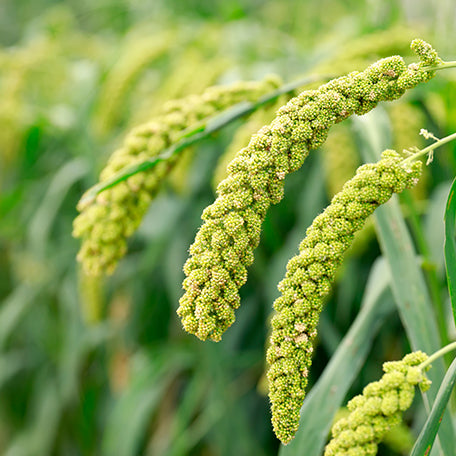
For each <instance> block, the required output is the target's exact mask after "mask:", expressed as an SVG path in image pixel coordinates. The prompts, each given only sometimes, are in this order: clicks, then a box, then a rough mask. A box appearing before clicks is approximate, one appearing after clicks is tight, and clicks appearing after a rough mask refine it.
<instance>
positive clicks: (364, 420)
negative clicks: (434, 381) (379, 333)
mask: <svg viewBox="0 0 456 456" xmlns="http://www.w3.org/2000/svg"><path fill="white" fill-rule="evenodd" d="M426 359H427V355H426V354H425V353H423V352H420V351H418V352H414V353H410V354H409V355H407V356H405V357H404V358H403V359H402V360H401V361H395V362H392V363H385V364H384V365H383V370H384V372H385V374H384V375H383V377H382V378H381V379H380V380H379V381H378V382H373V383H370V384H369V385H367V386H366V387H365V388H364V390H363V394H362V395H359V396H356V397H354V398H353V399H352V400H351V401H350V402H349V403H348V409H349V411H350V414H349V415H348V416H346V417H344V418H342V419H341V420H339V421H337V422H336V423H335V424H334V425H333V428H332V439H331V440H330V442H329V443H328V445H327V446H326V448H325V453H324V456H340V455H342V454H347V455H348V454H359V455H360V456H367V455H376V454H377V445H378V444H379V443H380V442H381V441H382V440H383V439H384V437H385V435H386V434H387V433H388V432H389V431H390V430H391V429H392V428H394V427H395V426H397V425H398V424H399V423H400V422H401V415H402V412H404V411H405V410H407V409H408V408H409V407H410V405H411V404H412V401H413V397H414V395H415V386H416V385H420V386H421V385H423V384H425V385H428V384H429V380H428V379H427V378H426V377H425V375H424V373H423V372H422V370H420V369H418V367H417V366H418V365H419V364H421V363H422V362H423V361H425V360H426ZM353 451H355V453H353Z"/></svg>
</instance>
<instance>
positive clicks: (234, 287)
mask: <svg viewBox="0 0 456 456" xmlns="http://www.w3.org/2000/svg"><path fill="white" fill-rule="evenodd" d="M412 49H413V50H414V51H415V53H417V54H418V55H419V57H420V60H421V63H420V64H412V65H410V66H409V67H406V65H405V63H404V61H403V59H402V58H401V57H399V56H393V57H390V58H386V59H382V60H379V61H378V62H376V63H375V64H373V65H371V66H370V67H368V68H367V69H366V70H365V71H363V72H361V73H359V72H353V73H350V74H349V75H347V76H344V77H341V78H337V79H334V80H332V81H330V82H328V83H327V84H324V85H323V86H321V87H320V88H319V89H318V90H310V91H305V92H303V93H301V94H300V95H299V96H297V97H295V98H293V99H292V100H290V101H289V102H288V103H287V104H286V105H285V106H283V107H282V108H280V109H279V110H278V112H277V117H276V118H275V119H274V120H273V121H272V123H271V124H270V125H268V126H266V127H263V128H262V129H261V130H260V131H259V132H258V133H257V134H256V135H253V137H252V139H251V140H250V143H249V144H248V146H247V147H245V148H244V149H242V150H241V151H240V152H239V153H238V154H237V156H236V157H235V158H234V160H233V161H232V162H231V164H230V165H229V168H228V172H229V175H228V177H227V178H226V179H225V180H223V181H222V182H221V183H220V184H219V186H218V188H217V193H218V197H217V199H216V201H215V202H214V203H213V204H212V205H210V206H209V207H207V208H206V209H205V210H204V212H203V215H202V219H203V220H204V223H203V225H202V226H201V228H200V230H199V232H198V233H197V235H196V238H195V242H194V243H193V245H192V246H191V247H190V257H189V259H188V260H187V262H186V263H185V266H184V272H185V274H186V276H187V277H186V279H185V280H184V283H183V287H184V289H185V294H184V295H183V296H182V298H181V299H180V307H179V309H178V311H177V313H178V314H179V316H180V317H181V319H182V324H183V327H184V329H185V330H186V331H188V332H190V333H192V334H195V335H196V336H197V337H199V338H200V339H202V340H205V339H207V338H210V339H212V340H214V341H219V340H220V339H221V336H222V334H223V332H224V331H225V330H226V329H227V328H228V327H229V326H230V325H231V324H232V323H233V322H234V320H235V316H234V311H235V309H236V308H237V307H238V306H239V304H240V298H239V288H240V287H241V286H242V285H243V284H244V283H245V282H246V280H247V269H246V268H247V267H248V266H249V265H250V264H252V262H253V251H254V249H255V248H256V246H257V245H258V243H259V240H260V231H261V224H262V222H263V220H264V218H265V216H266V212H267V210H268V208H269V206H270V205H271V204H276V203H278V202H279V201H280V200H281V199H282V197H283V192H284V179H285V176H286V175H287V174H288V173H291V172H292V171H296V170H297V169H299V168H300V166H301V165H302V164H303V162H304V159H305V158H306V157H307V155H308V153H309V150H311V149H315V148H317V147H318V146H320V145H321V144H322V143H323V142H324V141H325V139H326V136H327V134H328V130H329V128H330V127H331V126H332V125H333V124H335V123H337V122H341V121H342V120H344V119H346V118H347V117H349V116H350V115H352V114H359V115H360V114H365V113H367V112H368V111H370V110H371V109H373V108H374V107H375V106H376V105H377V103H378V102H380V101H386V100H395V99H397V98H399V97H400V96H401V95H402V94H403V93H404V92H405V91H406V90H407V89H410V88H412V87H415V86H416V85H417V84H419V83H421V82H425V81H427V80H429V79H430V78H431V77H432V76H433V73H431V72H428V71H425V70H424V69H423V67H424V66H425V65H432V64H433V63H436V62H440V60H439V58H438V56H437V54H436V52H435V51H434V50H433V49H432V47H431V46H430V45H429V44H427V43H425V42H423V41H421V40H414V41H413V42H412Z"/></svg>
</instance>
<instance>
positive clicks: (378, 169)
mask: <svg viewBox="0 0 456 456" xmlns="http://www.w3.org/2000/svg"><path fill="white" fill-rule="evenodd" d="M402 161H403V158H402V157H401V156H400V155H399V154H397V153H396V152H395V151H393V150H387V151H385V152H383V154H382V159H381V160H380V161H379V162H378V163H372V164H367V165H363V166H361V167H360V168H358V171H357V173H356V176H355V177H353V178H352V179H351V180H349V181H348V182H347V183H346V184H345V185H344V187H343V188H342V190H341V191H340V192H339V193H337V194H336V195H335V196H334V198H333V199H332V201H331V204H330V205H329V206H328V207H327V208H326V209H325V210H324V212H323V213H322V214H320V215H319V216H317V217H316V218H315V219H314V221H313V223H312V225H311V226H310V227H309V228H308V229H307V232H306V237H305V238H304V240H303V241H302V242H301V245H300V246H299V250H300V253H299V254H298V255H297V256H295V257H293V258H292V259H291V260H290V261H289V262H288V265H287V273H286V275H285V278H284V279H283V280H282V281H281V282H280V284H279V291H280V292H281V296H280V297H279V298H278V299H277V300H276V301H275V303H274V309H275V310H276V314H275V315H274V317H273V319H272V323H271V325H272V334H271V338H270V347H269V349H268V352H267V361H268V363H269V366H270V367H269V371H268V380H269V398H270V402H271V409H272V423H273V427H274V431H275V433H276V435H277V437H278V438H279V439H280V440H281V441H282V442H283V443H288V442H289V441H290V440H291V439H292V438H293V436H294V434H295V432H296V430H297V429H298V425H299V410H300V408H301V406H302V402H303V399H304V394H305V388H306V385H307V373H308V370H309V368H310V365H311V361H312V351H313V346H312V342H313V340H314V338H315V336H316V334H317V329H316V328H317V324H318V320H319V315H320V312H321V309H322V305H323V300H324V298H325V296H326V295H327V294H328V292H329V291H330V287H331V284H332V282H333V280H334V277H335V274H336V271H337V268H338V267H339V265H340V264H341V261H342V258H343V255H344V253H345V252H346V250H347V249H348V248H349V247H350V245H351V243H352V242H353V238H354V235H355V233H356V232H357V231H359V230H360V229H361V228H362V227H363V225H364V222H365V220H366V219H367V217H368V216H369V215H370V214H372V213H373V212H374V210H375V209H376V208H377V207H378V206H380V205H381V204H383V203H385V202H386V201H387V200H388V199H389V198H390V197H391V196H392V194H393V193H399V192H401V191H403V190H404V189H405V188H410V187H412V186H413V185H414V184H415V183H416V182H417V180H418V177H419V175H420V171H421V162H416V163H414V164H413V165H411V166H410V167H407V168H404V167H403V165H402ZM393 380H394V379H393V378H391V379H390V381H391V382H392V381H393ZM396 381H399V380H397V379H396ZM375 388H376V386H370V387H369V388H368V389H367V391H366V396H367V397H369V396H375V395H376V394H377V393H378V391H376V390H375ZM394 401H395V398H386V399H385V403H384V404H383V406H384V407H385V409H388V408H394V407H395V406H396V405H395V402H394ZM377 405H378V404H377ZM377 405H376V404H372V405H371V406H370V407H374V408H375V407H376V406H377Z"/></svg>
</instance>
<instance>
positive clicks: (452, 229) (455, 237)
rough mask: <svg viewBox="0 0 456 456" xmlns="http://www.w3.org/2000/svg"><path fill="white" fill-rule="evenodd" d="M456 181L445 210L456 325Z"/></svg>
mask: <svg viewBox="0 0 456 456" xmlns="http://www.w3.org/2000/svg"><path fill="white" fill-rule="evenodd" d="M455 191H456V179H455V180H454V181H453V183H452V185H451V189H450V193H449V195H448V201H447V205H446V210H445V248H444V250H445V267H446V275H447V280H448V290H449V292H450V299H451V307H452V308H453V318H454V321H455V323H456V196H455Z"/></svg>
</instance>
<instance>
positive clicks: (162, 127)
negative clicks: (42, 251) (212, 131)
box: [73, 77, 278, 275]
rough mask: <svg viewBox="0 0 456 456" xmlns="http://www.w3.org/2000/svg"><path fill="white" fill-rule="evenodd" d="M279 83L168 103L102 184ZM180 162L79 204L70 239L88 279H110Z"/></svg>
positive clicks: (132, 137) (214, 90)
mask: <svg viewBox="0 0 456 456" xmlns="http://www.w3.org/2000/svg"><path fill="white" fill-rule="evenodd" d="M277 84H278V81H277V79H274V78H271V77H268V78H266V79H265V80H264V81H260V82H238V83H235V84H232V85H228V86H219V87H210V88H208V89H207V90H206V91H205V92H204V93H203V94H202V95H201V96H196V95H192V96H190V97H186V98H184V99H182V100H178V101H174V102H170V103H168V104H167V105H166V106H165V108H164V110H163V113H162V115H161V116H158V117H156V118H155V119H152V120H151V121H149V122H147V123H145V124H143V125H140V126H138V127H136V128H134V129H133V130H132V131H131V133H130V134H129V135H128V136H127V137H126V139H125V142H124V144H123V146H122V147H121V148H120V149H118V150H117V151H115V152H114V153H113V154H112V156H111V158H110V160H109V162H108V164H107V166H106V167H105V168H104V169H103V171H102V172H101V175H100V181H105V180H107V179H109V178H110V177H112V176H113V175H114V174H116V173H117V172H119V171H121V170H122V169H124V168H125V167H128V166H132V165H135V164H137V163H140V162H143V161H144V160H147V159H149V158H151V157H154V156H156V155H158V154H159V153H160V152H162V151H163V149H165V148H166V147H169V146H170V145H171V144H173V142H175V141H176V139H177V138H178V136H179V134H180V133H181V132H182V130H184V129H185V128H187V127H189V126H191V125H193V124H195V123H196V122H198V121H201V120H203V119H205V118H206V117H208V116H212V115H214V114H216V113H217V112H218V111H220V110H223V109H226V108H228V107H230V106H232V105H234V104H236V103H239V102H240V101H243V100H249V101H255V100H257V99H258V98H260V97H261V96H262V95H264V94H265V93H267V92H269V91H270V90H271V89H273V88H274V87H276V86H277ZM177 159H178V157H173V158H172V159H169V160H166V161H163V162H161V163H158V165H157V166H155V167H154V168H153V169H150V170H148V171H143V172H140V173H137V174H135V175H133V176H131V177H129V178H128V179H127V180H126V181H124V182H121V183H119V184H117V185H115V186H114V187H112V188H110V189H107V190H105V191H104V192H102V193H100V194H99V195H98V197H97V199H96V200H95V201H94V202H93V203H91V204H90V205H89V206H84V205H81V204H80V205H79V206H78V209H79V210H80V212H81V213H80V214H79V216H78V217H77V218H76V219H75V221H74V230H73V236H75V237H77V238H81V239H82V246H81V249H80V251H79V254H78V260H79V261H81V262H82V265H83V267H84V269H85V270H86V272H87V273H88V274H91V275H99V274H103V273H104V274H110V273H112V272H113V271H114V269H115V267H116V265H117V262H118V261H119V260H120V259H121V258H122V257H123V256H124V255H125V253H126V251H127V238H128V237H129V236H131V235H132V234H133V233H134V232H135V231H136V229H137V228H138V226H139V224H140V223H141V220H142V218H143V216H144V214H145V213H146V211H147V209H148V207H149V204H150V202H151V201H152V198H153V197H154V196H155V194H156V193H157V191H158V190H159V188H160V184H161V183H162V181H163V179H164V178H165V177H166V176H167V175H168V173H169V171H170V169H171V168H172V166H173V165H174V164H175V162H176V160H177Z"/></svg>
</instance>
